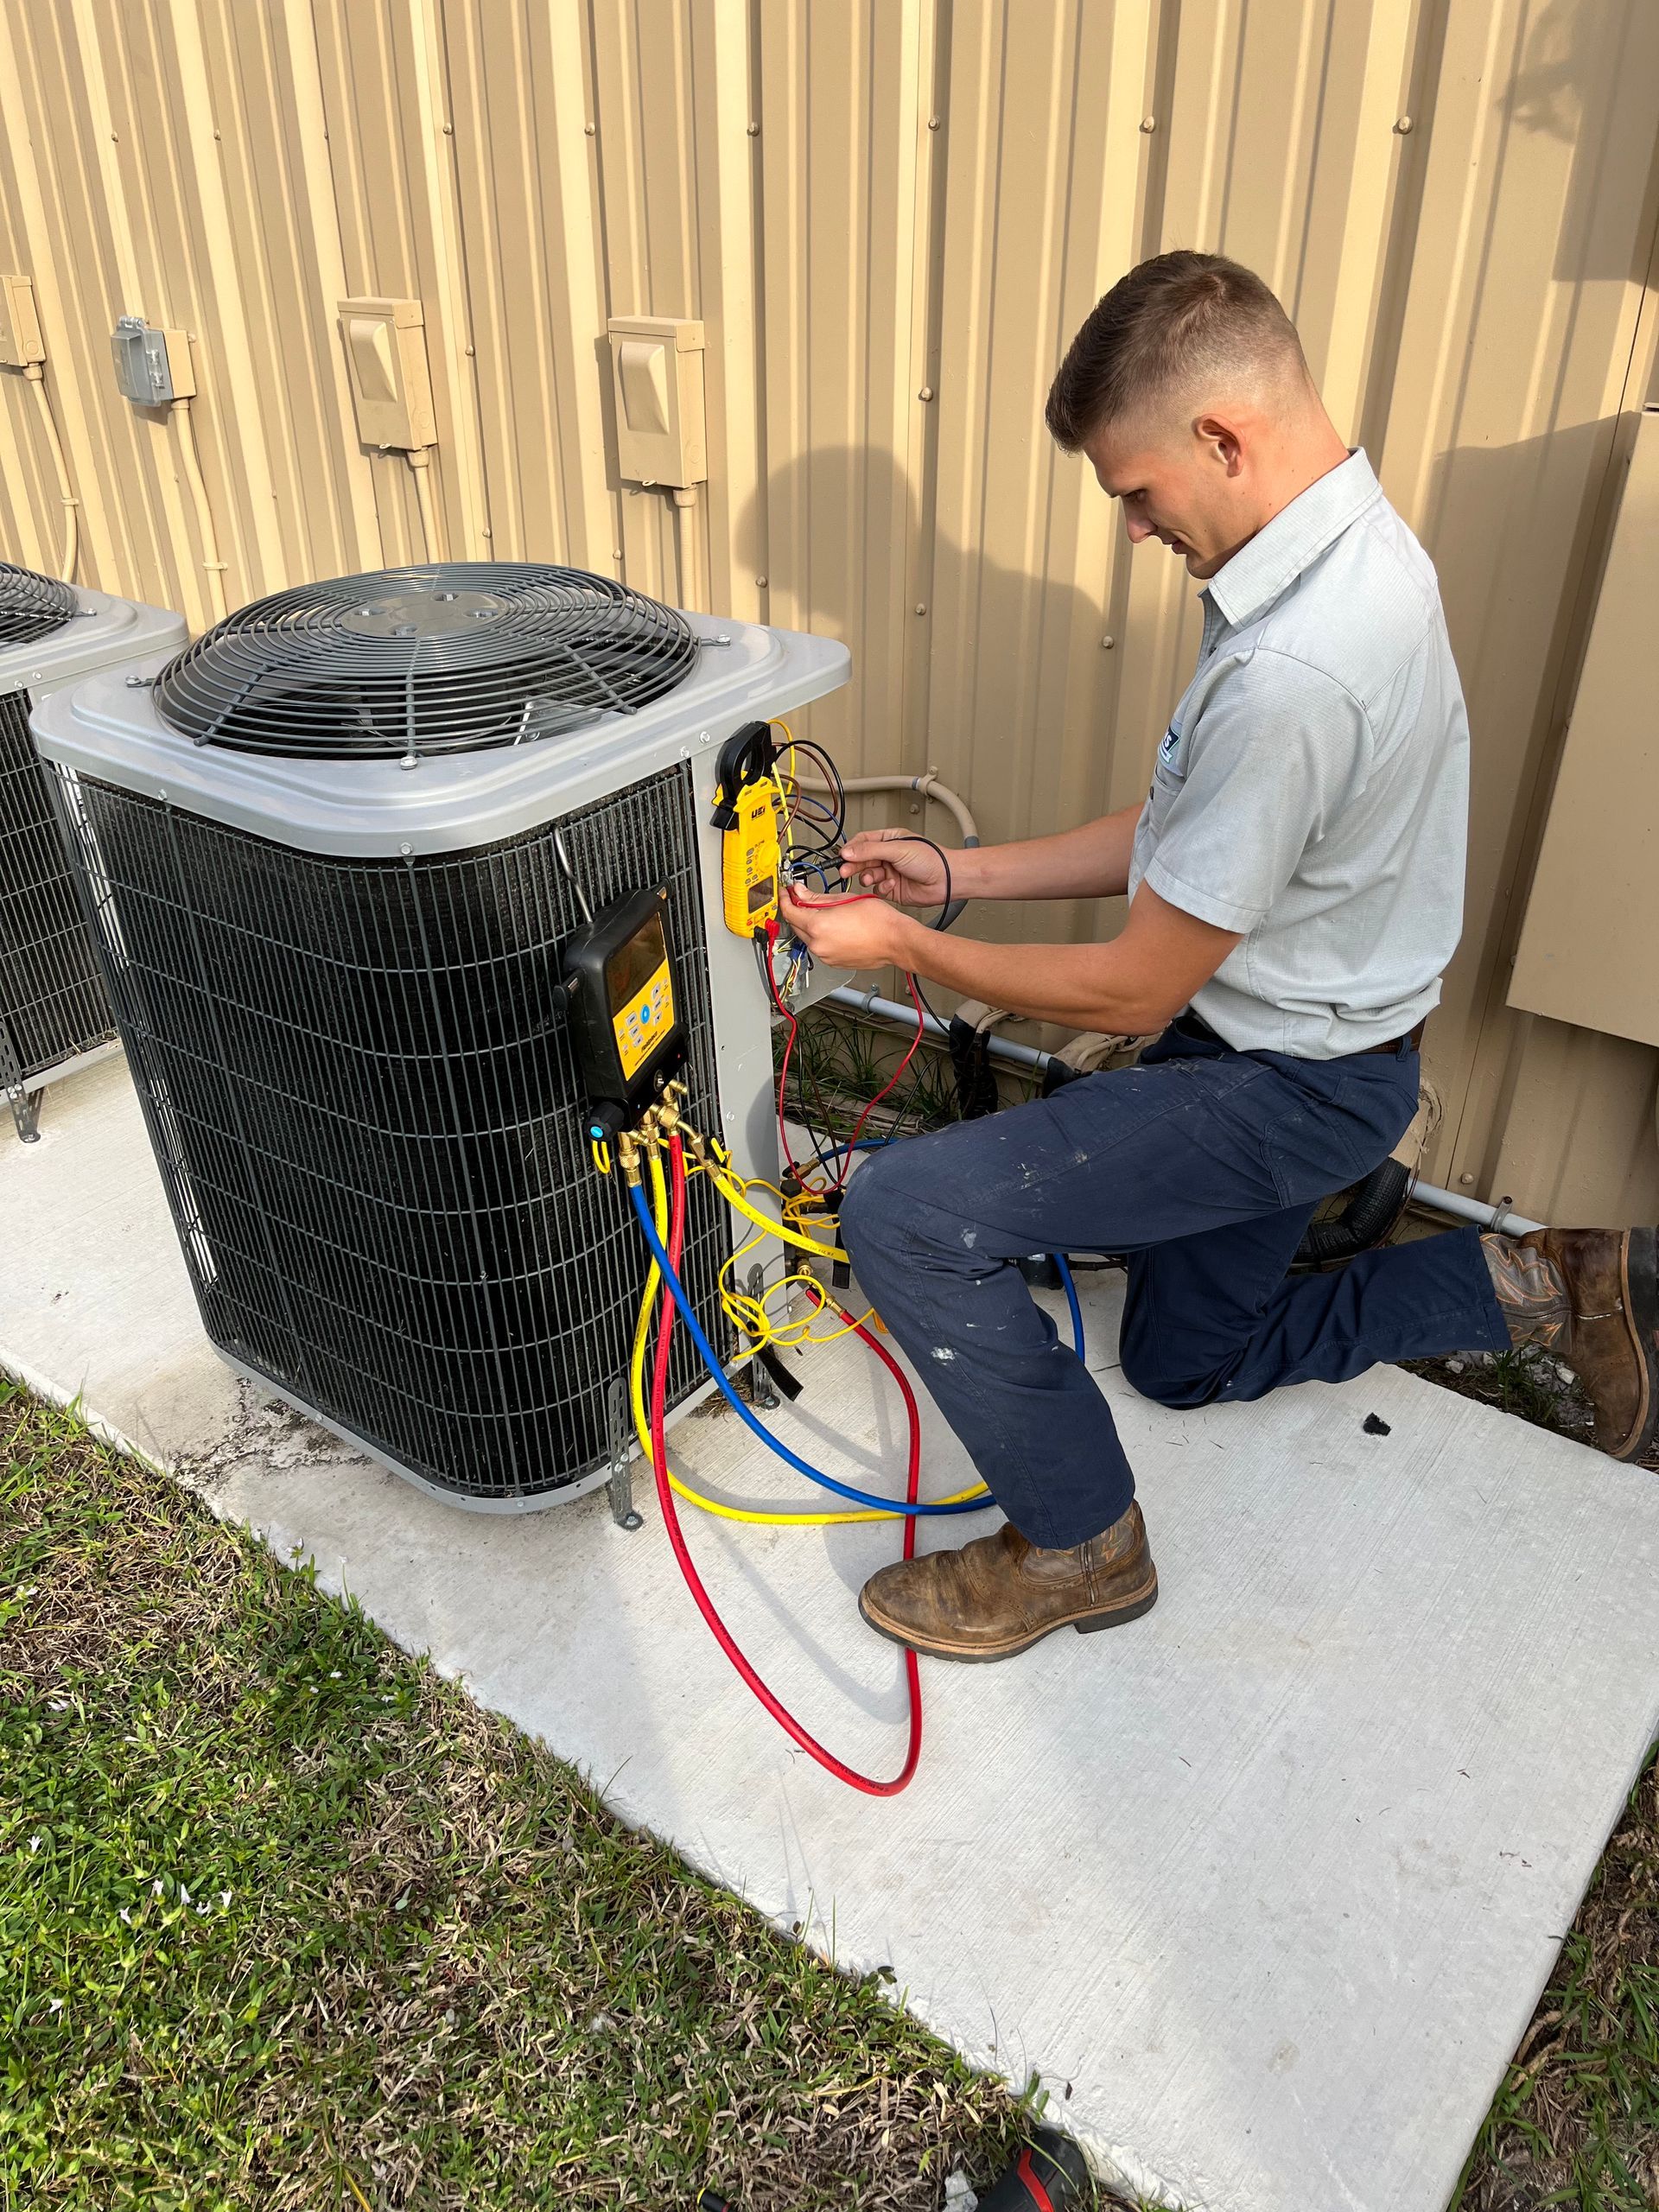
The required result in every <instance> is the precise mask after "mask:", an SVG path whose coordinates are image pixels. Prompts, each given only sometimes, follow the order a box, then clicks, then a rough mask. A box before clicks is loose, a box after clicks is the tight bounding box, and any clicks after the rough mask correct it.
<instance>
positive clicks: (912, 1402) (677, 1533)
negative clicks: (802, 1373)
mask: <svg viewBox="0 0 1659 2212" xmlns="http://www.w3.org/2000/svg"><path fill="white" fill-rule="evenodd" d="M671 1159H672V1162H673V1168H674V1205H673V1213H672V1217H671V1222H670V1225H669V1244H670V1247H671V1251H672V1255H673V1256H672V1258H671V1257H670V1253H669V1252H668V1251H663V1252H662V1254H661V1261H660V1262H659V1264H662V1263H663V1262H666V1266H665V1267H664V1280H665V1281H666V1282H667V1283H668V1285H669V1287H670V1291H671V1295H670V1296H669V1298H667V1299H666V1300H664V1306H663V1318H662V1321H661V1324H660V1326H659V1328H658V1337H657V1363H656V1368H655V1370H654V1372H653V1374H652V1386H651V1438H652V1445H653V1446H654V1447H655V1451H654V1456H653V1460H652V1465H653V1469H654V1471H655V1473H656V1478H657V1499H658V1504H659V1505H660V1506H661V1508H662V1514H663V1525H664V1528H665V1529H667V1531H668V1541H669V1543H670V1545H671V1547H672V1548H673V1553H674V1557H675V1560H676V1561H677V1564H678V1566H679V1570H680V1573H682V1574H683V1576H684V1578H685V1586H686V1587H687V1589H688V1590H690V1592H691V1598H692V1602H693V1603H694V1604H695V1605H696V1608H697V1611H699V1612H700V1613H701V1614H702V1618H703V1619H704V1621H705V1622H706V1623H707V1624H708V1627H709V1633H710V1634H711V1635H712V1636H713V1637H714V1639H715V1643H718V1644H719V1646H720V1648H721V1650H722V1651H723V1652H724V1653H725V1655H726V1656H727V1657H728V1659H729V1660H730V1661H731V1662H732V1664H733V1666H734V1668H735V1669H737V1671H738V1673H739V1674H740V1675H741V1676H742V1678H743V1680H744V1681H745V1682H746V1683H747V1686H748V1688H750V1689H751V1690H752V1691H753V1694H754V1695H755V1696H756V1697H757V1698H759V1700H760V1702H761V1704H762V1705H763V1706H765V1707H766V1711H767V1712H768V1713H770V1714H771V1715H772V1719H774V1720H775V1721H776V1722H777V1723H778V1725H779V1727H780V1728H782V1729H783V1730H784V1731H785V1733H786V1734H787V1735H789V1736H790V1737H791V1738H793V1740H794V1741H795V1742H796V1743H798V1745H800V1747H801V1749H802V1750H803V1751H804V1752H806V1754H807V1756H808V1757H809V1758H813V1759H816V1760H817V1764H819V1765H820V1766H821V1767H823V1769H824V1770H825V1771H826V1772H827V1773H829V1774H832V1775H834V1776H835V1777H836V1780H837V1781H838V1782H844V1783H847V1784H848V1786H849V1788H850V1789H858V1790H861V1791H863V1792H864V1794H865V1795H866V1796H870V1797H895V1796H898V1794H899V1791H900V1790H901V1789H904V1788H905V1787H906V1784H907V1783H909V1781H910V1778H911V1777H912V1775H913V1774H914V1773H915V1771H916V1764H917V1762H918V1759H919V1758H921V1755H922V1682H921V1671H920V1669H919V1668H918V1665H917V1662H916V1655H915V1653H914V1652H913V1651H911V1650H908V1649H907V1650H906V1653H905V1689H906V1698H907V1700H908V1707H909V1728H908V1731H907V1741H906V1747H905V1762H904V1764H903V1765H902V1766H901V1767H900V1769H899V1772H898V1773H897V1774H896V1775H895V1776H894V1777H893V1780H892V1781H891V1782H880V1781H878V1780H876V1779H875V1777H874V1776H871V1775H868V1774H861V1773H860V1772H859V1771H858V1770H857V1769H856V1768H855V1767H850V1766H849V1765H847V1764H846V1763H845V1762H844V1761H843V1760H842V1759H839V1758H836V1755H835V1753H834V1752H833V1751H829V1750H828V1749H827V1748H826V1747H825V1746H824V1745H822V1744H820V1743H819V1742H818V1740H817V1738H816V1737H815V1736H813V1735H811V1734H810V1733H809V1732H808V1731H807V1730H806V1729H805V1728H804V1727H803V1726H802V1725H801V1723H800V1722H799V1721H798V1719H796V1718H795V1716H794V1714H793V1713H791V1712H790V1710H789V1708H788V1707H787V1706H785V1704H783V1703H782V1701H781V1700H779V1698H778V1697H776V1696H775V1695H774V1694H772V1691H771V1690H769V1689H768V1688H767V1687H766V1683H765V1682H764V1681H761V1679H760V1675H758V1674H757V1673H756V1672H755V1669H753V1667H752V1666H751V1665H750V1663H749V1662H748V1660H747V1658H745V1656H743V1653H742V1651H741V1649H740V1648H739V1646H738V1643H737V1640H736V1638H735V1637H734V1636H733V1635H732V1633H731V1631H730V1630H729V1629H728V1627H727V1626H726V1624H725V1623H724V1621H722V1620H721V1617H720V1615H719V1613H718V1611H716V1610H715V1602H714V1600H713V1599H712V1598H710V1596H709V1592H708V1591H707V1590H706V1589H705V1588H704V1587H703V1584H702V1577H701V1576H700V1575H699V1574H698V1573H697V1570H696V1565H695V1564H694V1562H693V1560H692V1558H691V1553H690V1547H689V1546H688V1545H687V1543H686V1541H685V1532H684V1530H683V1529H682V1528H681V1526H680V1516H679V1514H678V1511H677V1509H676V1506H675V1503H674V1491H673V1488H672V1486H671V1484H670V1482H669V1480H668V1477H667V1467H668V1454H667V1451H666V1448H665V1446H664V1440H663V1428H664V1417H665V1414H664V1409H665V1406H666V1402H667V1395H668V1368H669V1355H670V1351H671V1346H672V1344H673V1338H674V1322H675V1317H676V1313H677V1312H678V1313H681V1314H683V1317H684V1319H685V1322H686V1325H687V1326H688V1328H690V1329H691V1330H692V1331H693V1332H694V1341H695V1332H696V1322H695V1320H694V1319H693V1317H692V1315H691V1313H690V1308H689V1307H687V1306H684V1305H683V1303H681V1302H680V1300H677V1299H676V1298H675V1297H674V1296H673V1295H672V1293H673V1292H674V1290H675V1289H676V1288H677V1277H676V1270H675V1266H674V1262H675V1261H676V1260H677V1259H678V1257H679V1255H680V1251H681V1249H682V1246H683V1240H684V1235H685V1156H684V1154H683V1150H682V1148H681V1146H680V1141H679V1139H678V1138H677V1137H676V1138H674V1139H673V1141H672V1142H671ZM629 1196H630V1197H631V1198H632V1199H633V1201H634V1207H635V1211H637V1213H638V1214H639V1219H640V1223H641V1224H642V1225H643V1226H646V1227H650V1223H651V1217H650V1215H649V1213H648V1212H647V1211H646V1210H645V1199H644V1197H643V1195H642V1194H641V1192H640V1191H639V1187H638V1185H633V1186H632V1187H631V1189H630V1192H629ZM652 1238H653V1241H655V1230H652ZM868 1341H869V1343H870V1344H871V1346H872V1348H873V1349H874V1351H875V1352H876V1353H877V1355H878V1356H879V1357H880V1358H881V1359H883V1360H884V1361H885V1362H886V1363H887V1366H888V1367H889V1368H890V1369H891V1370H892V1372H893V1376H894V1377H895V1379H896V1380H897V1382H898V1383H899V1388H900V1389H901V1390H902V1391H903V1393H904V1397H905V1410H906V1414H907V1415H908V1416H909V1421H910V1459H909V1468H908V1472H907V1477H906V1489H907V1497H908V1501H909V1503H910V1504H911V1505H912V1507H913V1506H914V1504H915V1501H916V1493H917V1490H918V1485H919V1483H920V1480H921V1416H920V1414H919V1412H918V1408H917V1404H916V1397H915V1393H914V1392H913V1391H912V1389H911V1387H910V1385H909V1383H908V1382H907V1381H906V1378H905V1375H904V1371H903V1370H902V1369H901V1368H900V1367H899V1364H898V1363H897V1361H895V1360H892V1359H889V1358H888V1357H887V1354H886V1353H885V1352H883V1351H882V1350H881V1347H880V1345H879V1344H876V1343H875V1340H874V1338H869V1339H868ZM915 1550H916V1524H915V1522H914V1521H913V1520H907V1521H906V1523H905V1538H904V1556H905V1557H906V1559H912V1558H913V1557H914V1556H915Z"/></svg>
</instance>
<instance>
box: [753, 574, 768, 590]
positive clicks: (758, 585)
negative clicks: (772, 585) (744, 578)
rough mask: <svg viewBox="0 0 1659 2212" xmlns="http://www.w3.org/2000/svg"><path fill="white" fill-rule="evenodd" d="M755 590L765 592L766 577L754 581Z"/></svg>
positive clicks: (758, 577) (759, 577)
mask: <svg viewBox="0 0 1659 2212" xmlns="http://www.w3.org/2000/svg"><path fill="white" fill-rule="evenodd" d="M754 588H755V589H756V590H757V591H765V589H766V578H765V577H764V576H757V577H756V578H755V580H754Z"/></svg>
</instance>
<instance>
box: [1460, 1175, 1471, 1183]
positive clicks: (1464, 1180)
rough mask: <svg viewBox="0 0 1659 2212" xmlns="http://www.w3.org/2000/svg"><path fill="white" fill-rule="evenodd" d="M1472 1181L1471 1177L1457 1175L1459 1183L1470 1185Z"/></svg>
mask: <svg viewBox="0 0 1659 2212" xmlns="http://www.w3.org/2000/svg"><path fill="white" fill-rule="evenodd" d="M1458 1180H1459V1183H1472V1182H1473V1181H1474V1177H1473V1176H1472V1175H1459V1178H1458Z"/></svg>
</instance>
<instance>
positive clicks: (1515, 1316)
mask: <svg viewBox="0 0 1659 2212" xmlns="http://www.w3.org/2000/svg"><path fill="white" fill-rule="evenodd" d="M1480 1241H1481V1243H1482V1245H1483V1246H1484V1248H1485V1253H1486V1264H1487V1266H1488V1268H1490V1269H1491V1276H1492V1287H1493V1289H1494V1290H1496V1291H1497V1302H1498V1304H1499V1305H1500V1306H1502V1307H1503V1318H1504V1319H1505V1320H1506V1321H1507V1322H1508V1323H1509V1325H1510V1342H1511V1343H1512V1344H1541V1345H1543V1346H1544V1347H1545V1349H1546V1350H1548V1351H1551V1352H1553V1353H1554V1355H1555V1357H1556V1358H1557V1359H1561V1360H1565V1361H1566V1363H1567V1365H1568V1366H1569V1367H1570V1368H1571V1369H1572V1370H1573V1373H1574V1374H1575V1375H1576V1376H1578V1378H1579V1380H1580V1383H1582V1384H1583V1385H1584V1389H1585V1393H1586V1396H1587V1397H1588V1398H1589V1400H1590V1403H1591V1406H1592V1408H1593V1409H1594V1412H1595V1416H1596V1442H1597V1443H1598V1444H1599V1446H1601V1448H1602V1450H1603V1451H1604V1452H1611V1454H1612V1456H1613V1458H1614V1459H1640V1458H1641V1457H1642V1454H1643V1452H1645V1451H1646V1450H1647V1448H1648V1446H1649V1445H1650V1444H1651V1443H1652V1442H1653V1439H1654V1433H1655V1430H1656V1427H1659V1288H1656V1283H1655V1245H1656V1243H1659V1231H1656V1230H1651V1229H1535V1230H1533V1231H1532V1232H1531V1234H1530V1235H1529V1236H1495V1235H1488V1236H1483V1237H1482V1238H1481V1240H1480Z"/></svg>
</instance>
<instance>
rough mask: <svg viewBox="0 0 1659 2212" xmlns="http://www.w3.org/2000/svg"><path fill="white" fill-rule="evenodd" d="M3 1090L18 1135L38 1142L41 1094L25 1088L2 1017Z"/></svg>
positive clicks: (0, 1057) (0, 1085) (0, 1068)
mask: <svg viewBox="0 0 1659 2212" xmlns="http://www.w3.org/2000/svg"><path fill="white" fill-rule="evenodd" d="M0 1090H3V1091H4V1092H5V1094H6V1103H7V1105H8V1106H9V1107H10V1109H11V1118H12V1121H13V1122H15V1123H16V1129H17V1134H18V1135H19V1136H20V1137H21V1138H22V1141H23V1142H24V1143H25V1144H35V1143H37V1142H38V1141H39V1140H40V1135H41V1094H40V1092H39V1091H38V1090H25V1089H24V1087H23V1071H22V1063H21V1062H20V1061H19V1059H18V1058H17V1055H16V1052H15V1051H14V1050H13V1048H12V1042H11V1037H10V1033H9V1032H8V1030H7V1028H6V1025H5V1023H4V1022H3V1021H0Z"/></svg>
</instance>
